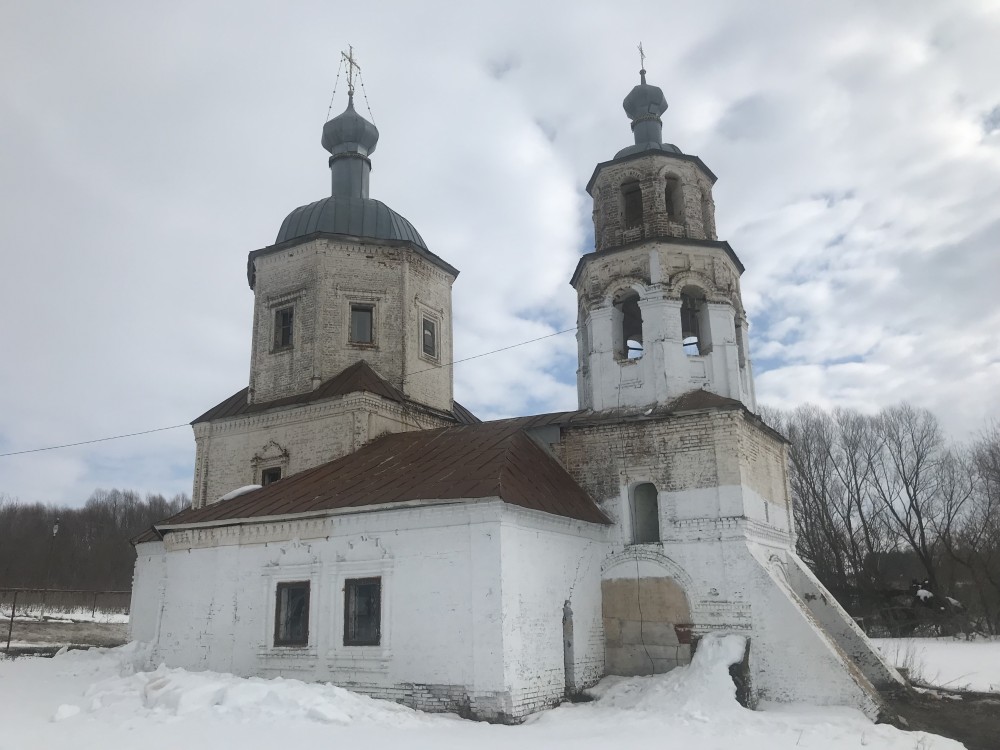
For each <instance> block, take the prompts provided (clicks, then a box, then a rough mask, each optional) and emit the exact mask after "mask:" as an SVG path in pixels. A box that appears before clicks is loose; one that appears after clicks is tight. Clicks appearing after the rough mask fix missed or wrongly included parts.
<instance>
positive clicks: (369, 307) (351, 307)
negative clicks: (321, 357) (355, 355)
mask: <svg viewBox="0 0 1000 750" xmlns="http://www.w3.org/2000/svg"><path fill="white" fill-rule="evenodd" d="M375 309H376V305H375V303H374V302H350V303H349V304H348V308H347V343H349V344H350V345H352V346H365V347H374V346H375V345H376V336H375V330H376V320H375ZM356 310H357V311H359V312H360V311H362V310H364V311H367V312H368V315H369V321H368V325H369V328H368V339H369V340H368V341H360V340H358V339H355V338H354V312H355V311H356Z"/></svg>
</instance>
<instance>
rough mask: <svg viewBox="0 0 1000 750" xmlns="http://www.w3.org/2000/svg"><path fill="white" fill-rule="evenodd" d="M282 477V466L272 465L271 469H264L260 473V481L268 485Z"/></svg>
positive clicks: (265, 485)
mask: <svg viewBox="0 0 1000 750" xmlns="http://www.w3.org/2000/svg"><path fill="white" fill-rule="evenodd" d="M279 479H281V467H280V466H272V467H271V468H270V469H264V470H263V471H262V472H261V473H260V483H261V484H262V485H263V486H264V487H267V485H269V484H270V483H271V482H277V481H278V480H279Z"/></svg>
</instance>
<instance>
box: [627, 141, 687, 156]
mask: <svg viewBox="0 0 1000 750" xmlns="http://www.w3.org/2000/svg"><path fill="white" fill-rule="evenodd" d="M642 151H666V152H667V153H668V154H679V153H681V150H680V149H679V148H677V146H675V145H674V144H672V143H649V142H646V143H639V144H636V145H634V146H626V147H625V148H623V149H622V150H621V151H619V152H618V153H617V154H615V158H616V159H620V158H621V157H623V156H630V155H631V154H638V153H640V152H642Z"/></svg>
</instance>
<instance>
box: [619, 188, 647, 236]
mask: <svg viewBox="0 0 1000 750" xmlns="http://www.w3.org/2000/svg"><path fill="white" fill-rule="evenodd" d="M622 200H623V201H624V203H625V205H624V213H625V228H626V229H629V228H631V227H638V226H642V188H640V187H639V182H638V181H637V180H632V181H631V182H626V183H624V184H623V185H622Z"/></svg>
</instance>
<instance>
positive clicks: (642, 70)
mask: <svg viewBox="0 0 1000 750" xmlns="http://www.w3.org/2000/svg"><path fill="white" fill-rule="evenodd" d="M639 76H640V77H641V78H642V82H643V83H645V82H646V53H645V52H644V51H643V49H642V42H639Z"/></svg>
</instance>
